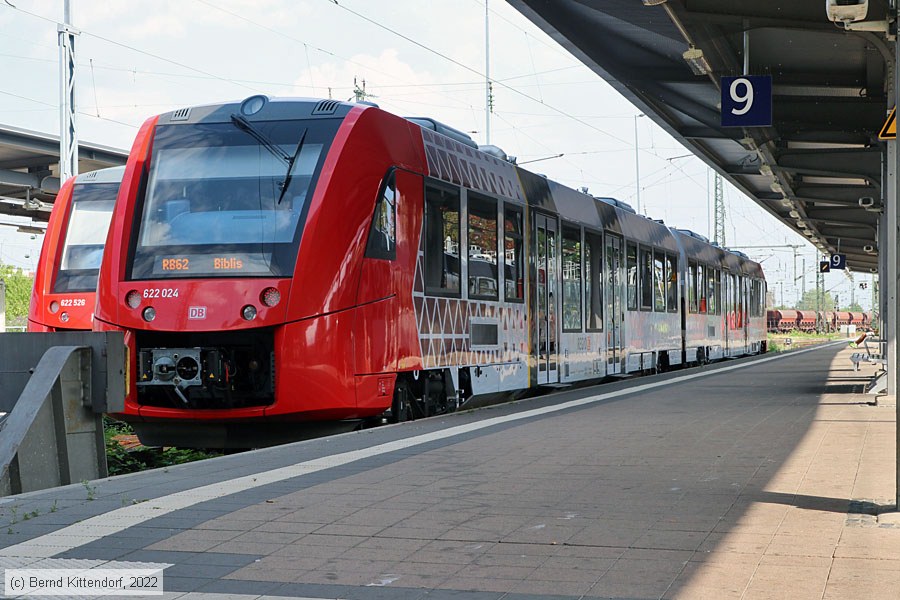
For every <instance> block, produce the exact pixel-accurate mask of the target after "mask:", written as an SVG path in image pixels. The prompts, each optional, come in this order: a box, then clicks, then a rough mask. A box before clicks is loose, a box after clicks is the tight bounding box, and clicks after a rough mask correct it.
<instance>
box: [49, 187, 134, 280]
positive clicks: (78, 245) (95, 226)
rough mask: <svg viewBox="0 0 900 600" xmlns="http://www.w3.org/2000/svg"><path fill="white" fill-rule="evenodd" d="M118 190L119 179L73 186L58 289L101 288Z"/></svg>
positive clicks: (58, 275)
mask: <svg viewBox="0 0 900 600" xmlns="http://www.w3.org/2000/svg"><path fill="white" fill-rule="evenodd" d="M118 191H119V185H118V184H116V183H103V184H93V183H92V184H89V185H83V184H79V185H76V186H74V187H73V188H72V207H71V208H70V209H69V222H68V223H67V224H66V229H65V231H66V233H65V242H64V243H63V249H62V252H61V253H60V256H61V257H62V260H61V261H60V264H59V272H58V273H57V275H56V281H55V282H54V284H53V291H54V292H55V293H57V294H59V293H64V292H92V291H94V290H95V289H97V275H98V274H99V273H100V261H101V259H102V258H103V245H104V244H105V243H106V233H107V232H108V231H109V222H110V220H111V219H112V211H113V206H114V205H115V203H116V194H117V193H118Z"/></svg>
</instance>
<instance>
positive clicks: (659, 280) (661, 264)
mask: <svg viewBox="0 0 900 600" xmlns="http://www.w3.org/2000/svg"><path fill="white" fill-rule="evenodd" d="M653 310H655V311H656V312H666V263H665V255H664V254H663V253H662V252H659V251H658V250H657V251H656V252H654V253H653Z"/></svg>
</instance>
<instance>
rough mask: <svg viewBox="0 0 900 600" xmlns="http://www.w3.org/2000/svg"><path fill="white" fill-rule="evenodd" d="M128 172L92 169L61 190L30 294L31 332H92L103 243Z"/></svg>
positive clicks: (29, 325)
mask: <svg viewBox="0 0 900 600" xmlns="http://www.w3.org/2000/svg"><path fill="white" fill-rule="evenodd" d="M124 172H125V167H113V168H111V169H101V170H99V171H91V172H90V173H85V174H83V175H78V176H76V177H72V178H71V179H69V180H68V181H66V183H65V184H63V186H62V188H61V189H60V190H59V194H57V196H56V201H55V202H54V203H53V211H52V212H51V213H50V222H49V223H48V224H47V231H46V233H45V236H44V243H43V245H42V246H41V258H40V260H39V261H38V266H37V272H36V273H35V278H34V287H33V288H32V291H31V303H30V304H29V307H28V331H68V330H86V331H89V330H90V329H91V320H92V314H93V311H94V304H95V303H96V289H97V275H98V273H99V270H100V261H101V257H102V255H103V244H104V243H105V241H106V235H107V233H108V231H109V220H110V218H111V217H112V211H113V205H114V204H115V202H116V195H117V194H118V192H119V183H120V182H121V181H122V174H123V173H124Z"/></svg>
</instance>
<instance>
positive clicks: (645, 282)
mask: <svg viewBox="0 0 900 600" xmlns="http://www.w3.org/2000/svg"><path fill="white" fill-rule="evenodd" d="M641 310H653V251H652V250H649V249H647V248H641Z"/></svg>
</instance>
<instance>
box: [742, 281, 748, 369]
mask: <svg viewBox="0 0 900 600" xmlns="http://www.w3.org/2000/svg"><path fill="white" fill-rule="evenodd" d="M741 283H742V285H741V288H742V289H743V294H744V296H743V302H742V303H741V325H742V327H743V330H744V331H743V341H744V352H746V353H748V354H749V352H750V279H749V278H748V277H741Z"/></svg>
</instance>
